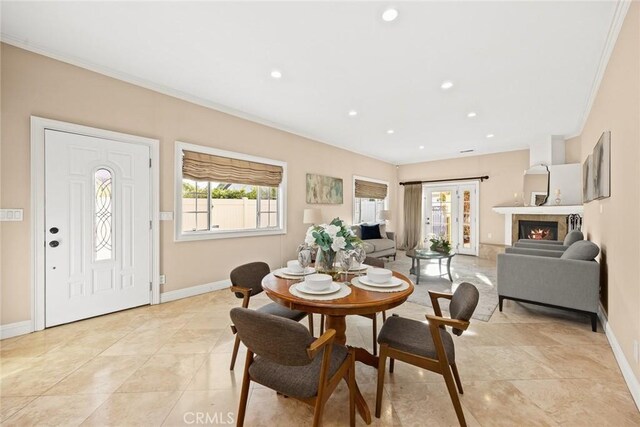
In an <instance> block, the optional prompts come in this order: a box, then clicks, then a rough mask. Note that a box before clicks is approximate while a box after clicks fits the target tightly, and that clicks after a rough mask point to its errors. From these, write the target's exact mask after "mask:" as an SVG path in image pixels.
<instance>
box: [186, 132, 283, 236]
mask: <svg viewBox="0 0 640 427" xmlns="http://www.w3.org/2000/svg"><path fill="white" fill-rule="evenodd" d="M184 150H187V151H194V152H197V153H204V154H211V155H213V156H221V157H230V158H233V159H238V160H247V161H250V162H257V163H264V164H268V165H275V166H281V167H282V182H281V183H280V186H279V195H280V197H279V199H278V209H279V211H280V224H279V226H278V227H277V228H265V229H249V230H209V231H192V232H184V231H182V179H183V177H182V152H183V151H184ZM174 161H175V163H174V167H175V169H174V181H175V188H174V203H175V204H174V206H175V221H174V223H175V236H174V240H175V241H176V242H188V241H194V240H209V239H231V238H237V237H250V236H274V235H279V234H286V233H287V162H283V161H280V160H274V159H267V158H264V157H257V156H252V155H250V154H245V153H238V152H234V151H226V150H220V149H217V148H213V147H206V146H203V145H195V144H190V143H187V142H180V141H176V143H175V151H174Z"/></svg>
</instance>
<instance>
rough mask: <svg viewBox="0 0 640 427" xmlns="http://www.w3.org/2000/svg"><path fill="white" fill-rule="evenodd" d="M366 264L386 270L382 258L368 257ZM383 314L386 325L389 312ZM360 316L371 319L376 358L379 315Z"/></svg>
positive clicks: (321, 328)
mask: <svg viewBox="0 0 640 427" xmlns="http://www.w3.org/2000/svg"><path fill="white" fill-rule="evenodd" d="M364 263H365V264H367V265H370V266H371V267H378V268H384V261H383V260H382V259H380V258H374V257H370V256H368V257H366V258H365V260H364ZM381 313H382V323H384V322H385V321H386V320H387V312H386V311H382V312H381ZM359 316H363V317H367V318H369V319H371V321H372V323H373V325H372V332H373V355H374V356H376V355H377V354H378V343H377V342H376V338H377V337H378V313H371V314H360V315H359ZM322 332H324V314H321V315H320V335H322Z"/></svg>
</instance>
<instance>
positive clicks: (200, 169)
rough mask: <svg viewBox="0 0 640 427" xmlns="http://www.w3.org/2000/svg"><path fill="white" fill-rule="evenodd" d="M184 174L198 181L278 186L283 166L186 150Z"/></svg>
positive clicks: (183, 164)
mask: <svg viewBox="0 0 640 427" xmlns="http://www.w3.org/2000/svg"><path fill="white" fill-rule="evenodd" d="M182 176H183V177H184V178H187V179H193V180H196V181H213V182H229V183H233V184H246V185H260V186H264V187H277V186H278V185H280V183H281V182H282V166H276V165H267V164H265V163H258V162H250V161H248V160H238V159H231V158H229V157H221V156H214V155H211V154H205V153H196V152H194V151H187V150H184V157H183V159H182Z"/></svg>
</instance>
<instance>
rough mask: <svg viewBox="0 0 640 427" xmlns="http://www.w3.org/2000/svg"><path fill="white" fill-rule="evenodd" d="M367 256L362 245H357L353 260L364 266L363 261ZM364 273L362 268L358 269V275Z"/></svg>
mask: <svg viewBox="0 0 640 427" xmlns="http://www.w3.org/2000/svg"><path fill="white" fill-rule="evenodd" d="M366 258H367V252H366V251H365V250H364V247H362V245H359V246H356V248H355V249H354V250H353V260H354V261H355V262H356V263H357V264H358V266H359V267H362V263H363V262H364V260H365V259H366ZM361 274H362V268H359V269H358V277H360V275H361Z"/></svg>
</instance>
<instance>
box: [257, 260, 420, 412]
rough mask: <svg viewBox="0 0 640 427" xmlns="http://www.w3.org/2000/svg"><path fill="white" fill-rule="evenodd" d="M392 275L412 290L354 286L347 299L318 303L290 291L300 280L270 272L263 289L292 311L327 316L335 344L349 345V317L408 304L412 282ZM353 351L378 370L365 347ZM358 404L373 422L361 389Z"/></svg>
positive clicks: (395, 273) (401, 276)
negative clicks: (373, 289)
mask: <svg viewBox="0 0 640 427" xmlns="http://www.w3.org/2000/svg"><path fill="white" fill-rule="evenodd" d="M393 275H394V276H395V277H397V278H399V279H401V280H404V281H405V282H407V283H408V284H409V287H408V288H407V289H405V290H403V291H398V292H375V291H366V290H364V289H360V288H358V287H356V286H353V285H351V286H350V288H351V293H350V294H349V295H347V296H346V297H344V298H338V299H335V300H330V301H326V300H323V301H319V300H310V299H304V298H300V297H297V296H295V295H293V294H292V293H291V292H289V288H290V287H291V286H292V285H294V284H296V283H298V282H300V281H301V279H284V278H281V277H277V276H275V275H274V274H273V273H271V274H269V275H267V276H266V277H265V278H264V279H263V280H262V288H263V289H264V291H265V293H266V294H267V295H268V296H269V298H271V299H272V300H273V301H275V302H277V303H279V304H282V305H283V306H285V307H288V308H290V309H292V310H299V311H304V312H306V313H318V314H324V315H325V318H326V329H334V330H335V331H336V336H335V342H336V343H338V344H343V345H348V343H347V337H346V333H345V332H346V329H347V323H346V316H351V315H371V314H375V313H379V312H381V311H384V310H389V309H391V308H393V307H397V306H399V305H400V304H402V303H403V302H405V301H406V300H407V298H408V297H409V295H411V293H412V292H413V288H414V285H413V282H412V281H411V279H409V278H408V277H406V276H405V275H403V274H400V273H398V272H396V271H394V272H393ZM353 277H355V276H354V275H349V276H348V279H349V280H351V279H352V278H353ZM351 348H353V349H354V350H355V355H356V360H357V361H359V362H362V363H365V364H367V365H369V366H373V367H374V368H377V367H378V357H377V356H374V355H373V354H371V353H370V352H369V351H367V350H366V349H364V348H360V347H351ZM357 387H358V386H357V384H356V388H357ZM356 405H357V408H358V412H359V413H360V415H361V416H362V418H363V419H364V421H365V422H366V423H367V424H369V423H371V412H370V411H369V407H368V405H367V402H366V401H365V400H364V398H363V397H362V394H361V393H360V390H359V389H357V390H356Z"/></svg>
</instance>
